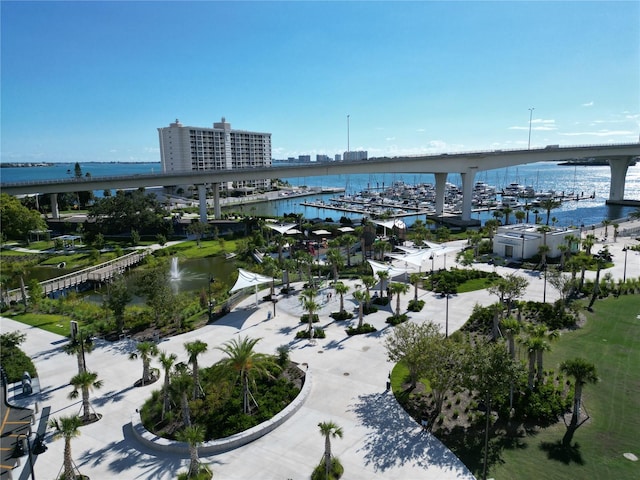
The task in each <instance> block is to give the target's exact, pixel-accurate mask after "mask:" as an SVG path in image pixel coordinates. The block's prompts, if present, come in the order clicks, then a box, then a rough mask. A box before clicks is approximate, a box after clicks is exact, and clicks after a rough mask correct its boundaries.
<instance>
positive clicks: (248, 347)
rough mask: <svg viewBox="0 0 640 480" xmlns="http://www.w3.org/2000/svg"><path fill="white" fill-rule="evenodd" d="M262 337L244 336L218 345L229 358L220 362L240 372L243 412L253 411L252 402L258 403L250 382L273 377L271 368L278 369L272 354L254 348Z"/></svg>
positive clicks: (223, 365)
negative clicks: (264, 377)
mask: <svg viewBox="0 0 640 480" xmlns="http://www.w3.org/2000/svg"><path fill="white" fill-rule="evenodd" d="M260 340H261V339H260V338H249V337H244V338H240V339H236V338H234V339H232V340H230V341H228V342H226V343H224V345H223V346H222V347H218V350H221V351H222V352H223V353H225V354H226V355H227V357H228V358H225V359H222V360H221V361H220V362H219V364H220V365H221V366H222V367H223V368H224V367H227V368H231V369H232V370H234V371H236V372H237V373H238V376H239V378H240V382H241V385H242V391H243V399H242V405H243V412H244V413H245V414H250V413H251V405H250V403H253V404H255V405H256V406H257V405H258V404H257V402H256V400H255V398H253V395H252V394H251V390H250V389H249V386H250V383H252V382H254V383H255V378H256V377H261V376H267V377H271V376H272V375H271V369H276V370H278V369H279V368H280V367H278V365H277V363H276V362H275V360H274V358H273V357H272V356H270V355H265V354H263V353H258V352H256V351H255V350H254V347H255V346H256V344H257V343H258V342H259V341H260Z"/></svg>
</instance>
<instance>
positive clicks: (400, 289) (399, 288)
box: [389, 282, 410, 317]
mask: <svg viewBox="0 0 640 480" xmlns="http://www.w3.org/2000/svg"><path fill="white" fill-rule="evenodd" d="M409 288H410V287H409V285H407V284H406V283H402V282H391V285H389V290H390V291H391V293H392V294H393V295H395V296H396V317H399V316H400V296H401V295H403V294H405V293H407V292H408V291H409Z"/></svg>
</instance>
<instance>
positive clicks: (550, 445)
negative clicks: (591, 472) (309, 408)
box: [540, 440, 585, 465]
mask: <svg viewBox="0 0 640 480" xmlns="http://www.w3.org/2000/svg"><path fill="white" fill-rule="evenodd" d="M540 450H542V451H544V452H546V453H547V458H548V459H549V460H555V461H557V462H562V463H564V464H565V465H570V464H571V463H575V464H577V465H584V463H585V462H584V458H582V452H581V451H580V444H579V443H578V442H576V443H574V444H573V445H563V444H562V442H561V441H560V440H557V441H555V442H542V443H541V444H540Z"/></svg>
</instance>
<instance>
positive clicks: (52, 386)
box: [1, 239, 640, 480]
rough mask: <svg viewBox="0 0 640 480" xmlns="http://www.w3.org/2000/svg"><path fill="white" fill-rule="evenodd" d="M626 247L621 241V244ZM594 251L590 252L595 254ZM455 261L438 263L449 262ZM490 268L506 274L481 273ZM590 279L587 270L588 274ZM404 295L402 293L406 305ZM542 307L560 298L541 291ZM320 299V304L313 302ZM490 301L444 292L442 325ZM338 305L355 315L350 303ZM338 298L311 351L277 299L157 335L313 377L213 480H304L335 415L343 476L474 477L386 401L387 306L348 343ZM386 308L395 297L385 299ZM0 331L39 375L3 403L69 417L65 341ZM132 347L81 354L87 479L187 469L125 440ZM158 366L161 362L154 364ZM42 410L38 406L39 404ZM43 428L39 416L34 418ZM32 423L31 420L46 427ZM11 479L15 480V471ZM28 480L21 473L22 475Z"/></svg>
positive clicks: (50, 456)
mask: <svg viewBox="0 0 640 480" xmlns="http://www.w3.org/2000/svg"><path fill="white" fill-rule="evenodd" d="M625 242H626V243H625ZM633 243H635V242H632V241H630V240H629V239H618V242H616V243H613V242H610V243H609V248H610V251H611V252H612V253H613V256H614V261H615V262H616V265H615V266H614V267H613V268H611V269H610V270H608V271H609V272H610V273H611V274H612V275H613V277H614V278H622V275H623V268H624V263H623V262H624V253H623V252H622V247H623V246H624V245H625V244H626V245H630V244H633ZM600 247H601V245H600V244H597V245H596V246H595V250H594V251H597V249H599V248H600ZM627 260H628V261H627V266H626V275H627V278H630V277H639V276H640V256H639V255H638V254H637V253H636V252H628V259H627ZM435 262H436V263H435V268H439V267H442V266H444V265H443V263H442V264H440V262H444V259H443V258H442V257H439V258H437V259H436V261H435ZM452 265H453V259H452V258H449V259H447V266H448V267H451V266H452ZM482 268H488V269H495V270H497V271H498V273H501V274H504V273H510V272H514V270H510V269H506V268H503V267H492V266H484V267H482ZM515 272H517V273H518V274H519V275H523V276H525V277H526V278H528V279H529V280H530V284H529V287H528V289H527V294H526V296H525V298H526V299H528V300H542V297H543V295H544V281H543V279H542V278H541V277H540V276H539V274H538V273H537V272H529V271H525V270H516V271H515ZM588 276H591V277H593V276H594V273H593V272H588ZM412 297H413V292H412V291H411V293H409V294H407V295H405V296H403V299H402V304H403V308H404V307H405V306H406V303H407V302H408V301H409V300H410V299H411V298H412ZM420 297H421V298H423V299H424V300H425V301H426V305H425V309H424V310H423V311H422V312H420V313H417V314H411V317H412V319H413V320H414V321H424V320H425V319H430V320H433V321H436V322H438V323H439V324H441V325H442V327H443V328H444V322H445V318H444V313H443V312H444V302H445V300H444V299H441V298H439V297H437V296H434V295H432V294H430V293H428V292H424V291H421V292H420ZM546 298H547V301H553V300H555V299H556V298H557V294H556V293H555V292H554V291H553V289H552V288H550V286H547V291H546ZM320 300H323V297H320ZM495 300H496V299H494V298H492V296H490V295H488V294H487V293H486V291H479V292H470V293H466V294H460V295H457V296H455V297H452V298H451V299H450V301H449V329H450V331H454V330H456V329H457V328H459V327H460V326H461V325H462V324H463V323H464V322H465V321H466V319H467V318H468V316H469V313H470V312H471V310H472V309H473V307H474V305H476V304H480V305H487V304H490V303H493V302H494V301H495ZM346 301H347V305H351V307H354V308H355V303H353V301H352V300H351V299H349V300H346ZM338 302H339V300H338V298H337V297H336V296H335V294H334V296H333V299H332V300H331V301H330V302H329V303H326V304H324V305H323V310H322V312H321V318H322V319H323V322H321V323H323V325H324V327H325V329H326V332H327V338H326V339H323V340H318V341H317V343H316V344H315V345H312V344H310V343H309V342H308V341H299V340H295V338H294V336H295V332H296V331H297V330H298V329H300V328H302V327H301V326H300V324H299V317H300V315H301V313H302V309H301V307H300V304H299V300H298V299H297V298H296V297H295V296H291V297H288V298H282V299H281V301H280V302H279V303H278V304H277V315H276V316H275V317H274V318H271V319H268V312H270V311H271V310H272V309H273V306H272V305H271V304H270V303H268V304H267V303H261V304H259V305H258V306H257V307H256V306H255V296H251V297H250V298H248V299H247V300H245V301H244V302H243V303H242V304H240V306H239V307H238V308H237V309H235V310H234V311H233V312H232V313H230V314H229V315H227V316H226V317H224V318H222V319H221V320H220V321H218V322H217V323H216V324H214V325H208V326H206V327H204V328H202V329H200V330H198V331H195V332H190V333H187V334H184V335H180V336H177V337H173V338H170V339H166V340H163V341H162V342H161V344H160V348H161V349H162V350H165V351H168V352H175V353H177V354H178V356H179V360H180V361H186V354H185V351H184V347H183V344H184V343H185V342H187V341H191V340H194V339H196V338H197V339H201V340H203V341H205V342H207V343H208V344H209V351H208V352H207V353H205V354H204V355H203V356H202V358H201V365H208V364H211V363H212V362H215V361H217V360H218V359H220V358H221V356H222V354H221V352H220V351H218V350H216V349H215V347H216V346H219V345H220V344H222V343H223V342H225V341H227V340H230V339H232V338H237V337H238V336H245V335H248V336H250V337H252V338H253V337H260V338H262V340H261V341H260V342H259V343H258V345H257V349H258V350H260V351H262V352H265V353H274V352H275V350H276V348H277V347H278V346H280V345H289V346H290V347H291V357H292V360H294V361H296V362H299V363H306V364H308V365H309V368H310V369H312V371H313V378H314V380H313V386H312V391H311V394H310V396H309V398H308V399H307V401H306V403H305V405H304V406H303V407H302V408H301V409H300V410H299V411H298V412H297V413H296V414H295V415H294V416H293V417H292V418H291V419H290V420H288V421H287V422H286V423H285V424H284V425H282V426H280V427H279V428H277V429H276V430H275V431H273V432H272V433H270V434H268V435H267V436H265V437H263V438H261V439H259V440H257V441H255V442H253V443H251V444H249V445H247V446H245V447H242V448H239V449H236V450H233V451H230V452H226V453H223V454H219V455H215V456H210V457H204V458H203V460H204V461H205V462H208V463H209V464H210V466H211V468H212V469H213V471H214V474H215V476H216V478H223V479H229V480H236V479H237V480H246V479H248V478H258V479H283V480H285V479H303V478H304V479H306V478H309V475H310V473H311V471H312V469H313V467H314V466H315V465H316V464H317V463H318V461H319V460H320V458H321V455H322V452H323V439H322V437H321V436H320V434H319V432H318V427H317V424H318V423H319V422H322V421H328V420H333V421H335V422H336V423H337V424H338V425H340V426H341V427H342V428H343V430H344V438H343V439H336V440H334V441H333V444H332V445H333V451H334V453H335V454H336V455H337V456H338V457H339V458H340V460H341V461H342V463H343V465H344V467H345V478H350V479H356V480H357V479H363V480H364V479H374V478H381V479H382V478H384V479H418V478H419V479H444V480H447V479H472V478H473V476H472V475H471V473H470V472H469V471H468V470H467V469H466V468H465V467H464V465H462V464H461V463H460V462H459V460H458V459H457V458H456V457H455V456H453V455H452V454H451V453H450V452H449V451H448V450H447V449H446V448H445V447H444V446H443V445H442V444H441V443H440V442H439V441H438V440H437V439H435V438H434V437H432V436H431V435H429V434H427V433H425V432H424V431H422V429H421V428H420V427H419V426H418V425H417V424H416V423H415V422H414V421H413V420H412V419H411V418H410V417H408V416H407V415H406V414H405V413H404V411H402V409H401V408H400V407H399V406H398V405H397V403H396V402H395V400H394V398H393V396H392V395H391V394H390V393H388V392H386V391H385V386H386V380H387V375H388V373H389V370H390V369H391V367H392V365H391V364H390V363H389V362H388V361H387V359H386V355H385V351H384V347H383V338H384V335H385V334H386V333H387V332H388V326H387V325H386V324H385V323H384V320H385V318H386V317H387V316H388V315H389V311H388V310H387V311H385V310H381V311H379V312H378V313H376V314H373V315H370V316H367V321H368V322H370V323H372V324H373V325H374V326H376V328H378V330H379V331H378V332H376V333H375V334H372V335H366V336H356V337H347V336H346V335H345V333H344V325H343V324H342V323H339V322H332V321H329V320H331V319H330V318H329V317H328V313H329V312H331V311H337V310H338V308H339V305H338ZM394 303H395V302H394ZM1 327H2V332H3V333H4V332H8V331H15V330H19V331H23V332H25V333H26V334H27V341H26V343H25V344H24V345H23V347H24V350H25V351H26V352H27V354H29V355H30V356H31V357H32V358H33V360H34V362H35V364H36V367H37V369H38V372H39V375H40V385H41V390H40V391H39V392H37V393H36V394H34V395H33V396H32V397H31V398H29V399H24V398H15V399H12V398H10V399H9V400H10V401H14V402H15V403H16V404H19V405H23V406H33V402H35V401H37V402H39V404H40V406H41V408H40V411H41V412H45V413H46V412H50V414H51V416H53V417H59V416H61V415H71V414H76V413H78V412H79V410H80V403H79V401H70V400H68V399H67V395H68V393H69V392H70V391H71V388H70V387H69V379H70V378H71V376H72V375H73V374H74V372H75V371H76V368H77V365H76V361H75V359H74V358H72V357H70V356H68V355H65V354H64V353H63V352H62V351H61V347H62V345H63V344H64V342H65V339H64V337H63V336H62V335H63V334H66V332H60V333H61V335H55V334H52V333H48V332H44V331H42V330H38V329H35V328H30V327H26V326H25V325H23V324H20V323H17V322H14V321H12V320H8V319H4V318H3V319H2V322H1ZM133 349H134V344H133V343H130V342H128V341H126V340H123V341H120V342H116V343H107V342H101V341H97V342H96V348H95V350H94V352H93V353H91V354H90V355H89V356H88V358H87V363H88V366H89V368H90V369H91V370H95V371H97V372H98V373H99V375H100V378H102V379H103V380H104V387H103V388H102V389H101V390H99V391H97V392H95V393H94V395H93V397H92V398H93V400H92V404H93V406H94V408H95V410H96V411H97V412H98V413H101V414H102V415H103V418H102V419H101V420H100V421H99V422H97V423H95V424H92V425H88V426H85V427H82V429H81V431H82V435H81V436H80V437H79V438H77V439H74V440H73V443H72V451H73V457H74V459H75V461H76V463H77V465H78V467H79V468H80V471H81V472H82V473H84V474H86V475H89V476H91V478H93V479H106V478H115V477H118V478H120V479H122V480H126V479H160V480H164V479H170V478H175V474H176V472H177V471H178V470H180V469H185V468H186V466H187V463H188V459H187V458H186V457H180V456H177V455H170V454H160V453H158V452H155V451H153V450H150V449H148V448H145V447H142V446H141V445H139V444H138V443H137V441H136V440H135V439H134V438H133V436H132V433H131V428H130V420H131V418H130V415H131V412H134V411H135V409H136V408H139V407H140V405H141V404H142V403H143V401H144V399H145V398H146V397H148V395H149V394H150V392H151V391H152V390H153V389H154V388H158V385H152V386H148V387H144V388H135V387H133V384H134V382H135V381H136V380H137V379H138V378H139V377H140V375H141V370H142V366H141V364H140V362H139V361H137V362H135V361H131V360H129V359H128V354H129V352H131V351H133ZM155 366H159V365H155ZM44 407H46V408H44ZM42 422H46V419H42ZM42 422H40V423H39V425H42V424H43V423H42ZM47 442H48V443H47V444H48V446H49V449H48V451H47V452H46V453H44V454H42V455H40V456H38V457H37V458H36V461H35V474H36V477H37V478H40V479H42V478H45V479H48V478H54V477H55V476H56V474H57V473H58V472H59V471H60V468H61V466H62V458H63V442H62V440H57V441H52V439H51V434H50V432H49V434H48V435H47ZM14 478H19V477H18V476H17V475H15V476H14ZM24 478H26V477H24Z"/></svg>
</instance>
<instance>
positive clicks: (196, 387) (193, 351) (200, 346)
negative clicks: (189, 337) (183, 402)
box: [184, 340, 208, 400]
mask: <svg viewBox="0 0 640 480" xmlns="http://www.w3.org/2000/svg"><path fill="white" fill-rule="evenodd" d="M207 348H208V345H207V344H206V343H205V342H203V341H202V340H194V341H193V342H186V343H185V344H184V349H185V350H186V351H187V353H188V354H189V363H190V364H191V371H192V373H193V399H194V400H195V399H196V398H198V397H199V396H200V391H201V387H200V380H199V378H198V370H199V369H198V356H199V355H202V354H203V353H204V352H206V351H207Z"/></svg>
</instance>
